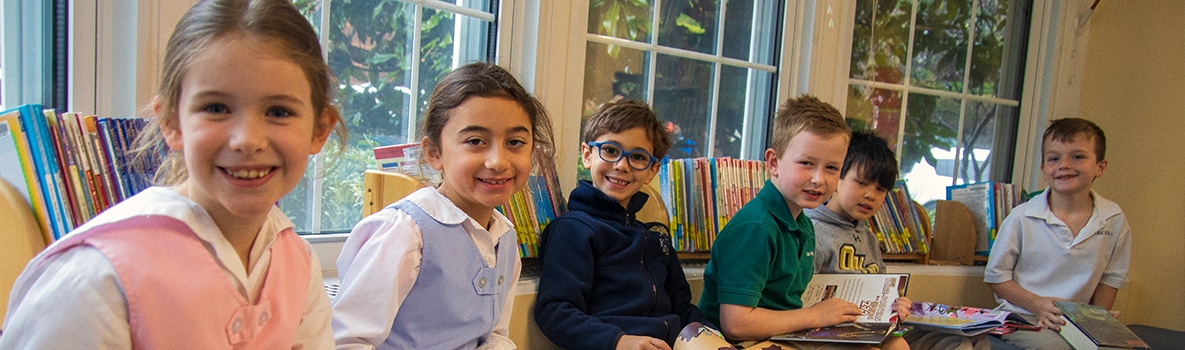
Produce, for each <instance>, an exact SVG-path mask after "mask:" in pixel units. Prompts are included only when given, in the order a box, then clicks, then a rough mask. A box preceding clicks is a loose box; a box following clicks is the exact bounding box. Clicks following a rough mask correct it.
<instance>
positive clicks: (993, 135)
mask: <svg viewBox="0 0 1185 350" xmlns="http://www.w3.org/2000/svg"><path fill="white" fill-rule="evenodd" d="M1016 117H1017V113H1016V111H1015V108H1013V107H1008V106H1003V105H999V104H993V103H986V102H968V103H967V113H966V120H965V121H964V122H963V141H962V144H960V145H959V155H958V159H959V169H958V175H959V176H958V178H957V180H956V182H957V183H975V182H982V181H990V180H993V179H995V180H1001V181H1004V180H1007V179H1008V178H1009V177H1011V174H1010V173H1011V171H1012V170H1011V169H1010V168H1011V167H1010V166H1011V163H1010V162H1008V160H1009V159H1008V158H1004V159H1001V157H1000V156H999V154H1000V153H1003V154H1011V153H1012V152H1013V151H1015V150H1014V149H1015V147H1016V144H1015V143H1013V142H1000V141H997V140H1011V139H1014V138H1015V137H1016V135H1015V132H1013V131H1012V130H1015V118H1016ZM997 167H1002V168H1005V169H996V168H997ZM1001 170H1004V171H1001Z"/></svg>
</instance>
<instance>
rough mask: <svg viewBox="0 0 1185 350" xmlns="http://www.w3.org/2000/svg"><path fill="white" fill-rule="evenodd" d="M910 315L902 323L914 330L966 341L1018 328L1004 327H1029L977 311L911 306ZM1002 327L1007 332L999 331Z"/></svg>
mask: <svg viewBox="0 0 1185 350" xmlns="http://www.w3.org/2000/svg"><path fill="white" fill-rule="evenodd" d="M909 312H910V315H909V317H908V318H906V319H905V322H904V323H905V324H907V325H911V326H913V327H914V328H915V329H921V330H927V331H932V332H940V333H947V334H957V335H962V336H968V337H970V336H974V335H978V334H982V333H988V332H992V331H993V330H997V329H999V332H1001V333H1003V332H1007V331H1009V330H1011V331H1015V330H1016V329H1018V328H1017V326H1011V327H1007V326H1006V325H1010V324H1019V325H1022V326H1024V325H1028V321H1027V320H1025V319H1024V318H1022V317H1020V315H1014V314H1012V313H1011V312H1008V311H1001V310H995V309H983V308H977V307H967V306H950V305H946V304H938V303H925V302H914V303H913V305H912V306H911V307H910V310H909ZM1002 327H1005V328H1007V329H1001V328H1002ZM1025 328H1028V327H1025Z"/></svg>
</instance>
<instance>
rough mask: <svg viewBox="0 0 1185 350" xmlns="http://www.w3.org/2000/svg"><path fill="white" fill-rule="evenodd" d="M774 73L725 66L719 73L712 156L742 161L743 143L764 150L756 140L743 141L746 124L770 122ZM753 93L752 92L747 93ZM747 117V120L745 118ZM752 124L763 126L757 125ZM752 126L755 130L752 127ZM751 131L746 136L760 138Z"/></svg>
mask: <svg viewBox="0 0 1185 350" xmlns="http://www.w3.org/2000/svg"><path fill="white" fill-rule="evenodd" d="M772 83H773V74H771V73H769V72H765V71H760V70H755V69H746V68H740V67H733V66H724V67H723V68H721V71H720V100H719V106H718V107H717V109H716V142H715V146H714V147H715V150H714V151H713V152H712V156H713V157H725V156H727V157H733V158H744V156H745V155H744V154H743V153H742V152H743V151H744V150H745V149H744V146H745V145H744V143H745V142H746V141H747V142H749V143H750V145H749V147H764V145H763V144H758V143H755V142H754V141H756V140H745V137H744V136H745V121H746V120H748V121H749V122H754V121H763V120H769V118H770V115H769V108H767V107H768V106H769V105H770V102H771V101H770V96H771V94H770V93H768V91H772V88H773V86H772V85H771V84H772ZM749 91H753V92H754V93H748V92H749ZM746 115H749V116H750V117H749V118H748V119H746V118H745V116H746ZM754 124H762V125H763V123H760V122H756V123H754ZM751 127H757V125H753V126H751ZM761 134H764V131H762V132H760V133H754V132H750V134H749V135H761Z"/></svg>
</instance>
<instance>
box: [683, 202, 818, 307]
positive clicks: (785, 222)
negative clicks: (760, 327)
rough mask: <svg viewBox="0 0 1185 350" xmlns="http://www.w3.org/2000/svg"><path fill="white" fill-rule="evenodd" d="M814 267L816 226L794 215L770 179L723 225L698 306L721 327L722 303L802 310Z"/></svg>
mask: <svg viewBox="0 0 1185 350" xmlns="http://www.w3.org/2000/svg"><path fill="white" fill-rule="evenodd" d="M814 266H815V227H814V226H813V224H811V219H810V218H809V217H807V216H806V215H803V214H802V213H799V215H798V218H795V217H794V215H793V214H791V213H790V208H789V207H787V206H786V199H785V198H784V197H782V194H781V193H780V192H778V189H777V188H776V187H774V185H773V183H771V182H770V181H766V182H765V187H762V188H761V191H760V192H758V193H757V198H754V199H753V200H751V201H749V203H747V204H745V206H744V207H743V208H741V210H740V211H738V212H737V214H736V216H734V217H733V218H732V220H730V221H729V222H728V224H727V225H725V226H724V229H723V230H721V231H720V234H718V235H717V236H716V241H715V243H713V245H712V260H710V261H708V266H707V268H705V269H704V292H703V294H702V295H701V296H700V300H699V304H698V306H699V308H700V310H703V312H704V315H705V316H707V317H708V319H709V320H711V321H712V322H715V323H716V325H717V326H721V325H720V304H734V305H744V306H750V307H761V308H766V309H771V310H795V309H800V308H802V292H803V291H804V290H806V285H807V283H808V282H810V281H811V275H812V274H813V273H814Z"/></svg>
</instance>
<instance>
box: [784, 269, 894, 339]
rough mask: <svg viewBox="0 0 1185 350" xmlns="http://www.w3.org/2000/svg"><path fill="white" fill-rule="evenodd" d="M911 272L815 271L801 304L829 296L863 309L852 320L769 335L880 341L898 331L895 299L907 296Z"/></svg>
mask: <svg viewBox="0 0 1185 350" xmlns="http://www.w3.org/2000/svg"><path fill="white" fill-rule="evenodd" d="M908 284H909V274H815V275H814V276H813V277H811V282H810V283H809V284H807V287H806V291H805V292H803V293H802V307H803V308H808V307H811V305H814V304H815V303H818V302H820V301H823V300H826V299H828V298H840V299H843V300H844V301H847V302H850V303H853V304H856V306H858V307H860V310H861V311H863V312H864V315H863V316H860V318H858V319H856V322H853V323H843V324H838V325H835V326H830V327H821V328H811V329H804V330H801V331H797V332H790V333H786V334H779V335H775V336H773V337H770V339H771V340H778V341H818V342H838V343H862V344H879V343H881V342H883V341H884V340H885V338H886V337H888V336H889V335H890V334H892V333H893V332H895V331H897V314H896V313H895V312H893V301H894V300H896V299H897V298H898V297H901V296H903V295H905V288H906V286H907V285H908Z"/></svg>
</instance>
